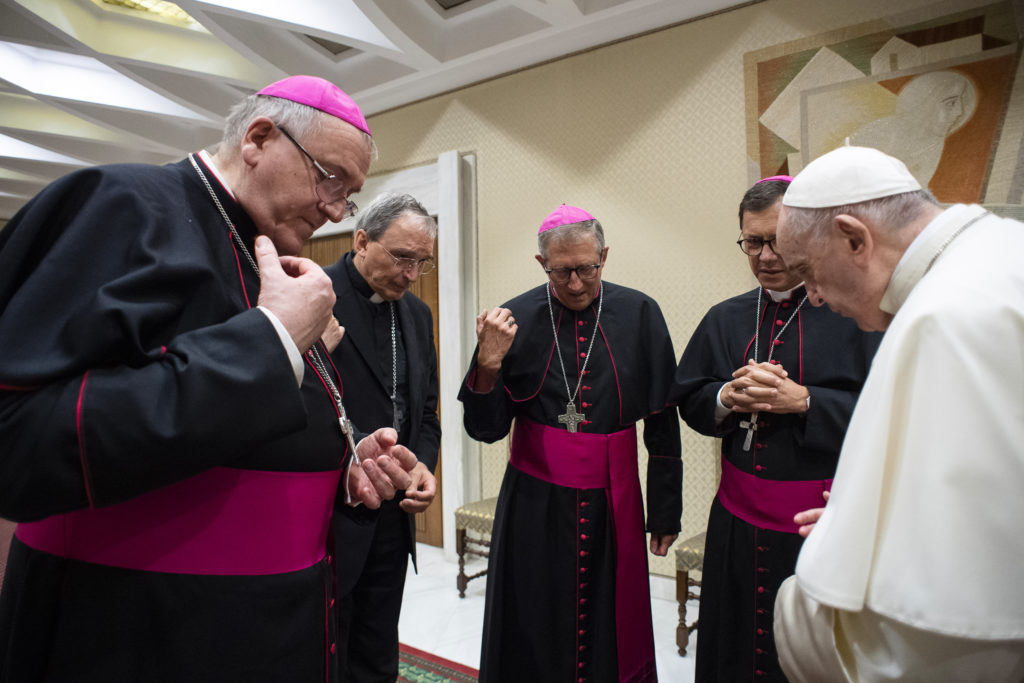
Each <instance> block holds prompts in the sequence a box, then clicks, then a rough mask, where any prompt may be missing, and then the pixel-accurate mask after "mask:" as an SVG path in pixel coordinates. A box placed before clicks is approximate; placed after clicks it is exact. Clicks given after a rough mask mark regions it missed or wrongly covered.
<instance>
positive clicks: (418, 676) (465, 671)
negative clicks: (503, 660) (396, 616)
mask: <svg viewBox="0 0 1024 683" xmlns="http://www.w3.org/2000/svg"><path fill="white" fill-rule="evenodd" d="M477 674H478V672H477V670H476V669H471V668H470V667H468V666H465V665H463V664H459V663H457V662H452V661H450V660H447V659H442V658H441V657H437V656H435V655H432V654H430V653H429V652H424V651H423V650H417V649H416V648H414V647H409V646H408V645H399V646H398V681H397V683H449V682H451V683H476V681H477Z"/></svg>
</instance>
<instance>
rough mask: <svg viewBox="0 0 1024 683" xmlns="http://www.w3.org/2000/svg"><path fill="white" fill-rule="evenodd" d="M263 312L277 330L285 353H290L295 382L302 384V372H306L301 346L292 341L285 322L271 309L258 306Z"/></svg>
mask: <svg viewBox="0 0 1024 683" xmlns="http://www.w3.org/2000/svg"><path fill="white" fill-rule="evenodd" d="M257 308H259V309H260V310H261V311H263V314H264V315H266V316H267V320H269V321H270V324H272V325H273V326H274V330H276V331H277V336H278V337H280V338H281V346H283V347H284V350H285V353H287V354H288V361H289V362H290V363H291V364H292V372H294V373H295V382H296V383H297V384H298V385H299V386H302V374H303V372H305V370H304V369H303V365H302V353H301V352H300V351H299V347H298V346H296V345H295V342H294V341H292V336H291V335H290V334H288V330H286V329H285V327H284V323H282V322H281V320H280V319H279V318H278V317H277V316H276V315H274V313H273V312H271V310H270V309H269V308H267V307H265V306H257Z"/></svg>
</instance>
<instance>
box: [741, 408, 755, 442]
mask: <svg viewBox="0 0 1024 683" xmlns="http://www.w3.org/2000/svg"><path fill="white" fill-rule="evenodd" d="M740 427H743V428H744V429H746V430H747V438H745V439H744V440H743V450H745V451H749V450H750V442H751V441H753V440H754V432H756V431H757V413H756V412H754V413H751V414H750V419H749V420H743V421H742V422H740Z"/></svg>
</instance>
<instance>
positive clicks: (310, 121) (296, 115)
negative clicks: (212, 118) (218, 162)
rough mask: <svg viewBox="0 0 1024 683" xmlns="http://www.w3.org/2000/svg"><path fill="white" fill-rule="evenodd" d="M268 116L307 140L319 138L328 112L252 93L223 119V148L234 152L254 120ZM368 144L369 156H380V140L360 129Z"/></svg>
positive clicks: (298, 136)
mask: <svg viewBox="0 0 1024 683" xmlns="http://www.w3.org/2000/svg"><path fill="white" fill-rule="evenodd" d="M261 116H266V117H267V118H268V119H270V120H271V121H273V122H274V123H276V124H277V125H279V126H281V127H282V128H284V129H285V130H287V131H288V132H289V133H291V134H292V136H293V137H295V139H297V140H298V139H308V138H310V137H316V136H317V135H319V134H320V132H321V130H322V128H323V122H324V121H325V118H324V117H326V116H330V114H326V113H324V112H322V111H320V110H319V109H315V108H313V107H310V106H308V105H305V104H300V103H299V102H292V101H291V100H286V99H283V98H281V97H271V96H268V95H249V96H248V97H246V98H245V99H243V100H242V101H240V102H239V103H238V104H236V105H235V106H233V107H232V108H231V111H230V112H229V113H228V118H227V120H226V121H225V122H224V134H223V136H222V137H221V141H220V148H219V149H220V150H224V151H229V152H230V153H234V152H235V151H236V150H237V149H238V148H239V147H240V146H241V144H242V136H244V135H245V131H246V129H248V128H249V124H250V123H252V121H253V119H257V118H259V117H261ZM359 132H360V133H361V134H362V136H363V140H364V141H365V142H366V147H367V149H368V150H369V152H370V158H371V159H376V158H377V143H375V142H374V141H373V138H372V137H371V136H370V135H368V134H367V133H366V132H365V131H359Z"/></svg>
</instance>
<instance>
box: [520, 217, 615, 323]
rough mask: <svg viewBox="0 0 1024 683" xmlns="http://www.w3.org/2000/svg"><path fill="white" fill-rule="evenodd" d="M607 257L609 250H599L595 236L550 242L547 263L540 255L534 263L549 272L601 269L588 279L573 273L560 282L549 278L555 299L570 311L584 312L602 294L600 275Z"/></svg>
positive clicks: (557, 277) (555, 278)
mask: <svg viewBox="0 0 1024 683" xmlns="http://www.w3.org/2000/svg"><path fill="white" fill-rule="evenodd" d="M607 258H608V247H605V248H604V249H603V250H602V249H601V248H600V247H599V244H598V242H597V238H596V237H595V236H594V235H585V236H584V237H581V238H578V239H561V240H553V241H552V242H550V243H549V244H548V257H547V259H546V260H545V259H544V258H542V257H541V256H540V254H538V255H537V261H538V262H539V263H540V264H541V265H542V266H543V267H544V268H545V269H548V270H557V269H559V268H577V267H579V266H590V265H599V266H600V267H599V268H598V269H597V271H596V272H594V273H593V275H592V277H590V278H589V279H584V278H580V276H579V275H578V274H577V273H576V272H573V273H571V274H570V275H569V279H568V280H567V281H561V278H560V277H559V276H558V274H557V273H553V274H552V275H551V276H550V281H551V291H552V292H553V293H554V295H555V298H556V299H558V300H559V301H560V302H562V305H563V306H565V307H566V308H568V309H570V310H573V311H582V310H584V309H585V308H587V307H588V306H590V304H591V303H593V301H594V299H596V298H597V295H598V293H600V291H601V272H602V271H603V270H604V262H605V259H607Z"/></svg>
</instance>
